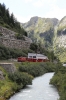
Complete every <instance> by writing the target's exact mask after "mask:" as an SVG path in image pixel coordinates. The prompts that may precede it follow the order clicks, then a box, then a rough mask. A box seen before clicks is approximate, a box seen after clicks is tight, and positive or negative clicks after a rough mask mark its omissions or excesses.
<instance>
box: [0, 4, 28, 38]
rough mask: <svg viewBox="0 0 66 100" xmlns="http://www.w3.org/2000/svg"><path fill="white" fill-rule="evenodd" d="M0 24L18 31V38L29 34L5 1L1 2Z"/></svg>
mask: <svg viewBox="0 0 66 100" xmlns="http://www.w3.org/2000/svg"><path fill="white" fill-rule="evenodd" d="M0 25H1V26H3V27H6V28H8V29H10V30H12V31H15V32H16V33H18V34H17V38H21V37H22V35H25V36H27V32H26V31H25V30H24V29H23V28H21V26H20V22H18V21H17V19H16V18H15V16H14V14H13V13H11V14H10V12H9V8H8V9H7V8H6V5H5V4H4V3H3V4H1V3H0Z"/></svg>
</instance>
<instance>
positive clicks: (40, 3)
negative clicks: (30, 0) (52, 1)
mask: <svg viewBox="0 0 66 100" xmlns="http://www.w3.org/2000/svg"><path fill="white" fill-rule="evenodd" d="M33 5H34V6H35V7H42V6H43V0H41V1H40V0H38V1H36V2H34V4H33Z"/></svg>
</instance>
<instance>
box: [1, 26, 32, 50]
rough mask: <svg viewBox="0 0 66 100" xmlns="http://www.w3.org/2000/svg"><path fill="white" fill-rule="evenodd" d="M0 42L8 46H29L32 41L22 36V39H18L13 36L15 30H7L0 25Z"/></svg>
mask: <svg viewBox="0 0 66 100" xmlns="http://www.w3.org/2000/svg"><path fill="white" fill-rule="evenodd" d="M0 34H1V36H0V44H2V45H4V46H6V47H9V48H19V49H22V48H23V49H24V48H29V46H30V44H31V43H32V41H31V39H30V38H28V37H26V36H23V37H24V40H19V39H16V38H15V34H16V32H13V31H11V30H8V29H6V28H3V27H1V26H0Z"/></svg>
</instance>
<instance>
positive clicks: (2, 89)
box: [0, 62, 55, 100]
mask: <svg viewBox="0 0 66 100" xmlns="http://www.w3.org/2000/svg"><path fill="white" fill-rule="evenodd" d="M15 65H16V68H17V72H15V73H14V74H9V73H8V72H6V71H5V70H4V69H3V68H2V67H0V69H1V70H2V72H3V75H4V78H5V79H4V80H1V81H0V100H6V99H8V98H9V97H10V96H11V95H13V94H14V93H15V92H17V91H19V90H20V89H22V88H23V87H25V86H26V85H30V84H32V80H33V78H34V77H37V76H41V75H43V74H44V73H47V72H53V71H54V70H55V65H54V64H53V63H51V62H47V63H28V62H26V63H15Z"/></svg>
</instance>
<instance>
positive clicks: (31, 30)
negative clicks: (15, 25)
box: [22, 16, 58, 47]
mask: <svg viewBox="0 0 66 100" xmlns="http://www.w3.org/2000/svg"><path fill="white" fill-rule="evenodd" d="M57 24H58V19H56V18H41V17H37V16H36V17H32V18H31V19H30V20H29V21H28V22H27V23H24V24H22V27H23V28H24V29H25V30H26V31H27V32H28V37H30V38H31V39H32V41H33V42H41V43H42V44H43V45H44V46H45V47H49V46H50V45H52V39H53V36H54V27H55V26H56V25H57Z"/></svg>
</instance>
